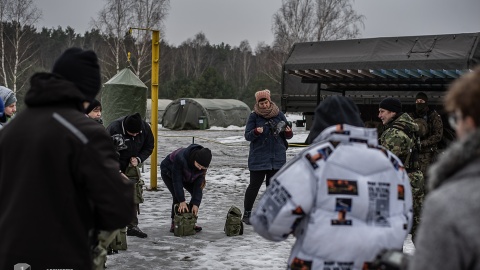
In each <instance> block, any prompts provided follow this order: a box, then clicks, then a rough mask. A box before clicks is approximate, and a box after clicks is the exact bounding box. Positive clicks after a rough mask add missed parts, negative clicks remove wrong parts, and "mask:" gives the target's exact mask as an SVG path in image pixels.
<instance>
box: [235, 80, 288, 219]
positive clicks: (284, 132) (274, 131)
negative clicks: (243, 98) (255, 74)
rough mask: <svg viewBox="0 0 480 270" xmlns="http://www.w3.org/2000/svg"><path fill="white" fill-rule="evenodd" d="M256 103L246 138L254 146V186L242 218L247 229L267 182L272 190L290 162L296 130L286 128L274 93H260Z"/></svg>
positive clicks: (251, 161)
mask: <svg viewBox="0 0 480 270" xmlns="http://www.w3.org/2000/svg"><path fill="white" fill-rule="evenodd" d="M255 100H256V103H255V106H254V111H253V112H252V113H251V114H250V116H249V117H248V120H247V125H246V126H245V134H244V135H245V139H246V140H247V141H249V142H250V151H249V153H248V169H249V170H250V183H249V184H248V187H247V189H246V190H245V198H244V201H243V207H244V213H243V217H242V221H243V222H244V223H245V224H247V225H250V221H249V218H250V214H251V212H252V208H253V204H254V203H255V200H256V198H257V195H258V191H259V190H260V188H261V187H262V184H263V181H264V180H265V183H266V185H267V187H268V185H270V178H271V177H272V176H273V175H274V174H275V173H276V172H278V170H279V169H280V168H281V167H282V166H283V165H284V164H285V163H286V162H287V148H288V142H287V139H291V138H292V137H293V130H292V128H291V127H290V126H288V125H287V124H286V123H287V122H288V121H287V118H286V117H285V115H284V114H283V113H282V112H281V111H280V109H279V108H278V106H277V105H276V104H275V103H274V102H272V100H271V97H270V90H268V89H265V90H260V91H257V92H256V93H255Z"/></svg>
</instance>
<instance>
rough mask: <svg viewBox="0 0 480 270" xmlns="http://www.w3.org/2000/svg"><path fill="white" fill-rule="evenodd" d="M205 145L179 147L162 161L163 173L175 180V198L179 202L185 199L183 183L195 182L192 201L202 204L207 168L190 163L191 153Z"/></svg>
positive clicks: (195, 203)
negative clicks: (198, 167) (199, 168)
mask: <svg viewBox="0 0 480 270" xmlns="http://www.w3.org/2000/svg"><path fill="white" fill-rule="evenodd" d="M202 148H203V146H201V145H198V144H191V145H190V146H188V147H187V148H179V149H177V150H175V151H173V152H172V153H170V154H169V155H167V156H166V157H165V159H164V160H163V161H162V163H160V170H161V172H162V173H164V174H166V175H168V176H170V177H171V178H172V182H173V189H174V191H175V198H177V200H178V201H179V202H184V201H185V192H184V191H183V183H190V184H193V194H192V199H191V203H192V204H194V205H196V206H200V203H201V202H202V196H203V191H202V188H201V186H202V183H203V181H205V174H206V173H207V170H198V169H197V168H196V167H195V166H194V165H193V164H191V166H190V165H189V164H188V162H189V161H188V158H189V156H190V153H192V151H194V150H200V149H202Z"/></svg>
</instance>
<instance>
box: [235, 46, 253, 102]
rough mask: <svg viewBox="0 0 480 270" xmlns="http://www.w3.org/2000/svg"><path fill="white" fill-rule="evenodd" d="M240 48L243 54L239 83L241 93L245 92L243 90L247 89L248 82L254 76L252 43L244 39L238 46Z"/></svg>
mask: <svg viewBox="0 0 480 270" xmlns="http://www.w3.org/2000/svg"><path fill="white" fill-rule="evenodd" d="M238 50H239V51H240V55H241V62H240V67H239V71H240V75H241V76H240V84H239V88H240V89H239V90H240V94H243V92H244V91H245V90H246V89H247V86H248V84H249V83H250V80H251V78H252V74H251V72H250V69H251V66H252V47H250V44H249V43H248V41H247V40H243V41H241V42H240V46H239V47H238Z"/></svg>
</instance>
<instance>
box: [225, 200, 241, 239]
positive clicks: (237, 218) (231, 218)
mask: <svg viewBox="0 0 480 270" xmlns="http://www.w3.org/2000/svg"><path fill="white" fill-rule="evenodd" d="M223 231H224V232H225V234H227V236H236V235H242V234H243V222H242V211H240V209H239V208H238V207H236V206H234V205H233V206H231V207H230V209H228V213H227V220H225V227H224V228H223Z"/></svg>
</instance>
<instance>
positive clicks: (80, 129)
mask: <svg viewBox="0 0 480 270" xmlns="http://www.w3.org/2000/svg"><path fill="white" fill-rule="evenodd" d="M100 87H101V78H100V67H99V65H98V59H97V55H96V54H95V52H93V51H90V50H82V49H79V48H70V49H67V50H66V51H64V52H63V54H62V55H61V56H60V57H59V58H58V59H57V60H56V61H55V64H54V66H53V69H52V72H51V73H36V74H34V75H33V76H32V77H31V78H30V89H29V90H28V92H27V93H26V95H25V104H26V109H24V110H22V112H20V113H18V114H17V115H16V116H15V120H13V121H11V122H9V124H8V125H5V127H4V128H3V129H2V130H1V132H0V145H1V147H0V239H1V240H0V269H13V267H14V265H15V264H17V263H27V264H29V265H30V266H31V267H32V269H92V265H93V262H92V257H93V256H92V247H94V246H95V245H96V244H97V243H96V241H97V240H98V239H97V237H96V233H95V232H96V231H98V230H105V231H113V230H116V229H119V228H122V227H125V226H126V225H127V224H128V222H129V221H130V220H131V219H132V213H133V210H134V205H133V186H132V184H131V183H129V182H128V181H127V180H125V179H123V178H122V177H121V175H120V174H119V172H118V162H117V160H116V157H115V151H114V149H113V146H112V140H111V138H110V136H109V135H108V134H107V133H106V132H105V129H104V128H103V127H102V126H100V125H98V124H96V123H94V122H93V121H91V120H90V119H88V118H87V117H85V113H84V112H85V108H86V107H87V106H88V105H89V103H90V102H91V101H92V100H93V99H94V97H95V95H96V94H97V93H98V92H99V90H100ZM13 156H14V157H15V158H12V157H13Z"/></svg>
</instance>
